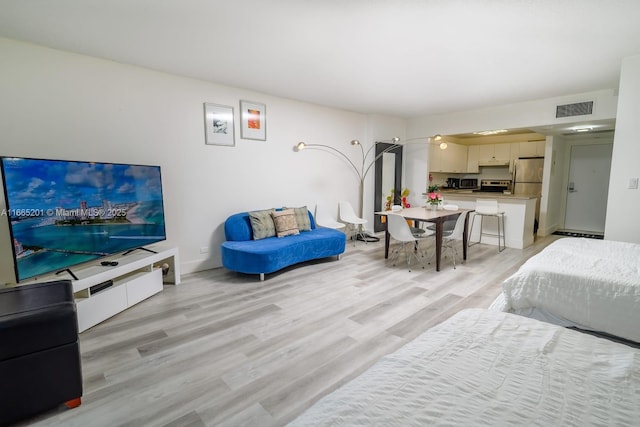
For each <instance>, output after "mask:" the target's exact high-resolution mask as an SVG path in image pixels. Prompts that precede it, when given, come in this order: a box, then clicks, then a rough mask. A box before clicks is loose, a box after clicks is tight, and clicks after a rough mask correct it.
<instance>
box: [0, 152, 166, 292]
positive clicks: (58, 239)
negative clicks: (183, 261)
mask: <svg viewBox="0 0 640 427" xmlns="http://www.w3.org/2000/svg"><path fill="white" fill-rule="evenodd" d="M2 167H3V172H4V181H5V182H4V183H5V192H6V194H5V196H6V199H7V214H8V215H9V216H10V224H11V233H12V235H13V247H14V253H15V255H16V266H17V271H16V276H17V279H18V281H20V280H24V279H26V278H30V277H34V276H38V275H42V274H45V273H48V272H51V271H58V270H61V269H64V268H67V267H70V266H73V265H76V264H79V263H83V262H87V261H91V260H94V259H97V258H100V257H102V256H106V255H110V254H113V253H118V252H122V251H125V250H127V249H131V248H136V247H142V246H145V245H148V244H150V243H153V242H156V241H159V240H164V239H165V222H164V210H163V201H162V181H161V176H160V167H159V166H140V165H123V164H110V163H89V162H74V161H62V160H39V159H23V158H9V157H7V158H3V159H2Z"/></svg>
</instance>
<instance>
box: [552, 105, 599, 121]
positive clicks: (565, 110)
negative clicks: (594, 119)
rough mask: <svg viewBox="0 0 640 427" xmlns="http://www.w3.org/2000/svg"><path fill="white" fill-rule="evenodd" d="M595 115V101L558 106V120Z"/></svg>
mask: <svg viewBox="0 0 640 427" xmlns="http://www.w3.org/2000/svg"><path fill="white" fill-rule="evenodd" d="M592 113H593V101H587V102H578V103H575V104H565V105H557V106H556V119H559V118H560V117H572V116H584V115H585V114H592Z"/></svg>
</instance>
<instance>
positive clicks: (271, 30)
mask: <svg viewBox="0 0 640 427" xmlns="http://www.w3.org/2000/svg"><path fill="white" fill-rule="evenodd" d="M639 17H640V1H637V0H615V1H602V0H476V1H466V0H271V1H265V0H242V1H229V0H226V1H223V0H179V1H178V0H109V1H105V0H56V1H51V0H0V36H4V37H8V38H14V39H18V40H24V41H29V42H33V43H37V44H41V45H45V46H50V47H53V48H58V49H63V50H67V51H71V52H77V53H81V54H85V55H91V56H95V57H100V58H106V59H110V60H113V61H117V62H122V63H128V64H134V65H138V66H142V67H147V68H151V69H155V70H160V71H165V72H169V73H173V74H178V75H183V76H188V77H193V78H197V79H202V80H206V81H211V82H215V83H220V84H224V85H228V86H234V87H240V88H246V89H250V90H254V91H258V92H262V93H265V94H270V95H275V96H279V97H284V98H291V99H295V100H300V101H305V102H310V103H315V104H320V105H325V106H329V107H334V108H340V109H345V110H349V111H355V112H361V113H369V114H371V113H373V114H385V115H393V116H398V117H415V116H422V115H430V114H439V113H447V112H453V111H465V110H470V109H476V108H483V107H489V106H495V105H504V104H509V103H516V102H522V101H528V100H534V99H543V98H549V97H556V96H562V95H568V94H576V93H581V92H589V91H594V90H601V89H615V88H617V87H618V81H619V74H620V64H621V60H622V58H624V57H627V56H630V55H633V54H637V53H640V25H639V24H638V18H639Z"/></svg>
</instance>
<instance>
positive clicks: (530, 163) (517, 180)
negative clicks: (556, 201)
mask: <svg viewBox="0 0 640 427" xmlns="http://www.w3.org/2000/svg"><path fill="white" fill-rule="evenodd" d="M543 169H544V157H520V158H519V159H518V160H516V163H515V166H514V168H513V194H514V195H515V196H536V197H537V199H536V216H535V218H536V219H535V222H534V225H533V232H534V233H535V232H537V231H538V224H539V219H540V196H541V195H542V171H543Z"/></svg>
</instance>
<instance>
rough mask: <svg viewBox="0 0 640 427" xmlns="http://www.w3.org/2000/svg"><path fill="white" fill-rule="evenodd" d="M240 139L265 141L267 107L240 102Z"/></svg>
mask: <svg viewBox="0 0 640 427" xmlns="http://www.w3.org/2000/svg"><path fill="white" fill-rule="evenodd" d="M240 122H241V123H240V137H241V138H243V139H255V140H258V141H266V140H267V106H266V105H264V104H259V103H257V102H250V101H240Z"/></svg>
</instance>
